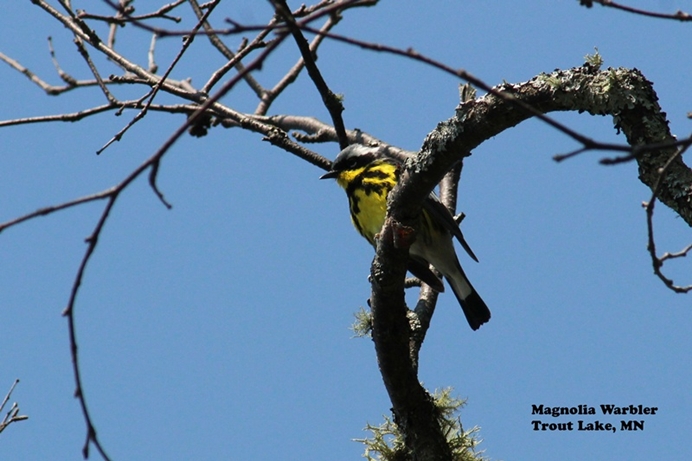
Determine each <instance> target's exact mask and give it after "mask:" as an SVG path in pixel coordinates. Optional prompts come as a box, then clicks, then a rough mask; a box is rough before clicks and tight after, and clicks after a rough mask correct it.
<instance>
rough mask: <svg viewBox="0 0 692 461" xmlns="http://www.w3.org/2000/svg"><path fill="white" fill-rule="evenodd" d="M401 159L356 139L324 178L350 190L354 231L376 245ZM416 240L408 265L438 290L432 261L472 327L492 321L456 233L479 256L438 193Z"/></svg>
mask: <svg viewBox="0 0 692 461" xmlns="http://www.w3.org/2000/svg"><path fill="white" fill-rule="evenodd" d="M400 168H401V163H400V162H399V161H398V160H396V159H393V158H391V157H390V156H387V155H386V154H385V153H384V151H383V150H382V149H380V148H377V147H366V146H363V145H361V144H352V145H350V146H348V147H346V148H345V149H344V150H342V151H341V152H339V155H337V156H336V158H335V159H334V163H333V164H332V169H331V170H330V171H328V172H327V173H325V174H324V175H322V176H321V177H320V179H327V178H335V179H336V182H337V183H338V184H339V185H340V186H341V187H343V188H344V189H345V190H346V195H347V196H348V203H349V208H350V210H351V221H352V222H353V225H354V226H355V228H356V230H357V231H358V232H359V233H360V235H362V236H363V237H365V239H366V240H367V241H368V242H370V244H371V245H373V246H375V245H376V242H375V239H376V236H377V234H378V233H379V232H380V230H381V229H382V225H383V224H384V219H385V215H386V213H387V196H388V194H389V192H390V191H391V190H392V189H393V188H394V185H395V184H396V183H397V182H398V180H399V174H400ZM418 231H419V233H418V235H417V237H416V241H415V242H414V243H413V245H411V247H410V248H409V255H410V259H409V264H408V270H409V272H411V273H412V274H413V275H415V276H416V277H418V278H419V279H420V280H421V281H423V282H425V283H427V284H428V285H430V286H431V287H432V288H434V289H435V290H437V291H444V285H442V282H441V281H440V279H439V278H437V276H436V275H435V274H433V272H432V271H431V270H430V268H429V264H432V265H433V267H435V269H437V270H438V271H440V272H441V273H442V275H443V276H444V277H445V278H446V279H447V282H448V283H449V284H450V286H451V287H452V291H454V294H455V295H456V297H457V300H458V301H459V304H460V305H461V308H462V310H463V311H464V314H465V315H466V320H468V322H469V325H470V326H471V328H472V329H473V330H477V329H478V328H479V327H480V326H481V325H483V324H484V323H485V322H487V321H488V320H490V310H489V309H488V306H486V305H485V302H483V300H482V299H481V297H480V296H479V295H478V293H477V292H476V290H475V289H474V288H473V286H472V285H471V283H470V282H469V280H468V278H466V274H464V270H463V269H462V268H461V265H460V264H459V259H458V258H457V255H456V252H455V251H454V244H453V242H452V236H454V237H456V238H457V240H459V243H461V245H462V247H463V248H464V249H465V250H466V252H467V253H468V254H469V256H471V258H473V259H474V260H475V261H478V258H476V256H475V255H474V254H473V251H471V248H470V247H469V245H468V244H467V243H466V240H464V236H463V235H462V233H461V229H459V226H458V224H457V223H456V221H455V220H454V217H453V216H452V214H451V213H450V212H449V210H448V209H447V207H446V206H444V204H443V203H442V202H441V201H440V199H439V198H438V197H437V196H436V195H435V194H434V193H432V192H431V193H430V195H429V196H428V198H427V199H426V201H425V204H424V205H423V210H422V212H421V222H420V225H419V229H418Z"/></svg>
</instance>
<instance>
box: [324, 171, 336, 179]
mask: <svg viewBox="0 0 692 461" xmlns="http://www.w3.org/2000/svg"><path fill="white" fill-rule="evenodd" d="M337 176H339V172H338V171H334V170H331V171H327V172H326V173H325V174H323V175H322V176H320V179H330V178H336V177H337Z"/></svg>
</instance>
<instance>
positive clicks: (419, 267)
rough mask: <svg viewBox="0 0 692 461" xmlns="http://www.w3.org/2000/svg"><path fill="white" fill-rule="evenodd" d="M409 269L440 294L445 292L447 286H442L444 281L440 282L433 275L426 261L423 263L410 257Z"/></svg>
mask: <svg viewBox="0 0 692 461" xmlns="http://www.w3.org/2000/svg"><path fill="white" fill-rule="evenodd" d="M407 269H408V271H409V272H410V273H412V274H413V275H414V276H416V277H418V278H419V279H420V281H421V282H424V283H427V284H428V285H430V287H431V288H432V289H433V290H435V291H437V292H439V293H442V292H443V291H445V286H444V285H443V284H442V280H440V279H439V278H438V277H437V276H436V275H435V274H433V271H431V270H430V266H429V265H428V263H427V262H426V261H421V260H417V259H414V258H413V257H409V258H408V266H407Z"/></svg>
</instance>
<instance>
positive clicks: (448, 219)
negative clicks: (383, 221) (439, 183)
mask: <svg viewBox="0 0 692 461" xmlns="http://www.w3.org/2000/svg"><path fill="white" fill-rule="evenodd" d="M423 209H425V210H426V211H427V212H428V213H430V216H431V217H432V218H433V219H435V220H436V221H437V222H439V223H440V224H442V226H444V228H445V229H447V230H448V231H449V232H450V233H451V234H452V235H453V236H454V237H456V238H457V240H459V243H461V246H462V247H463V248H464V250H466V252H467V253H468V254H469V256H471V259H473V260H474V261H476V262H478V258H477V257H476V255H475V254H473V250H471V247H470V246H469V244H468V243H466V239H464V234H462V233H461V229H459V225H458V224H457V222H456V221H455V220H454V216H452V213H450V212H449V210H448V209H447V207H446V206H444V204H443V203H442V202H441V201H440V199H439V198H438V197H437V195H435V194H434V193H433V192H430V195H429V196H428V198H427V199H426V200H425V203H423ZM414 275H415V274H414ZM419 278H420V277H419Z"/></svg>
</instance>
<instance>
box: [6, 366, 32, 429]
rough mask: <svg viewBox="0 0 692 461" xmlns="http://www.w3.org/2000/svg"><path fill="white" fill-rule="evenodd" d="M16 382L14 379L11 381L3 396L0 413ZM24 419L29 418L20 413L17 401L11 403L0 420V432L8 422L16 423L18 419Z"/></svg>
mask: <svg viewBox="0 0 692 461" xmlns="http://www.w3.org/2000/svg"><path fill="white" fill-rule="evenodd" d="M17 384H19V380H18V379H15V380H14V383H12V386H11V387H10V390H9V391H7V394H6V395H5V398H4V399H3V400H2V404H0V413H2V412H3V411H4V408H5V405H6V404H7V402H8V401H9V400H10V397H11V396H12V391H14V388H15V387H16V386H17ZM25 419H29V417H28V416H26V415H20V414H19V405H17V403H13V404H12V406H11V407H10V409H9V411H8V412H7V413H6V414H5V416H4V418H3V419H2V421H0V432H2V431H4V430H5V429H6V428H7V426H9V425H10V424H12V423H16V422H18V421H24V420H25Z"/></svg>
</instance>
